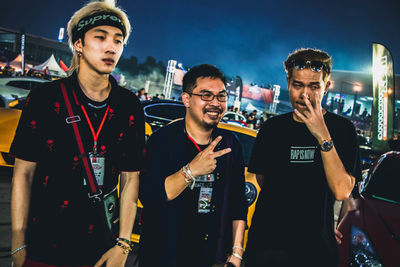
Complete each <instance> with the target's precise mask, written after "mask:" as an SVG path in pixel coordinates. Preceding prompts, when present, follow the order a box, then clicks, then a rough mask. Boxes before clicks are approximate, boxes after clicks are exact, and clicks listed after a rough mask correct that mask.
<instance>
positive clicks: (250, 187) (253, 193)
mask: <svg viewBox="0 0 400 267" xmlns="http://www.w3.org/2000/svg"><path fill="white" fill-rule="evenodd" d="M245 194H246V200H247V204H248V205H249V206H250V205H251V204H253V203H254V201H255V200H256V198H257V188H256V187H255V185H254V184H252V183H249V182H246V189H245Z"/></svg>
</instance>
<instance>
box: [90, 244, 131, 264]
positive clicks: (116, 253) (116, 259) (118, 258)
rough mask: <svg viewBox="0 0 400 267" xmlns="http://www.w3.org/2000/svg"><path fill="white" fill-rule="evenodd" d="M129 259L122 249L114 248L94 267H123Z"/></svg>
mask: <svg viewBox="0 0 400 267" xmlns="http://www.w3.org/2000/svg"><path fill="white" fill-rule="evenodd" d="M127 258H128V255H125V254H124V251H123V250H122V249H121V248H120V247H118V246H114V247H112V248H110V249H109V250H108V251H107V252H106V253H104V254H103V256H101V258H100V260H98V262H96V265H95V266H94V267H101V266H107V267H123V266H125V262H126V259H127Z"/></svg>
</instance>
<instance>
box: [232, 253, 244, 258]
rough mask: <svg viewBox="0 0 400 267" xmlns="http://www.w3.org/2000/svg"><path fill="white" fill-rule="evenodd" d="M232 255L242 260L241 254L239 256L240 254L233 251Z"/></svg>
mask: <svg viewBox="0 0 400 267" xmlns="http://www.w3.org/2000/svg"><path fill="white" fill-rule="evenodd" d="M232 256H233V257H236V258H238V259H240V260H243V258H242V256H240V255H239V254H237V253H236V252H233V253H232Z"/></svg>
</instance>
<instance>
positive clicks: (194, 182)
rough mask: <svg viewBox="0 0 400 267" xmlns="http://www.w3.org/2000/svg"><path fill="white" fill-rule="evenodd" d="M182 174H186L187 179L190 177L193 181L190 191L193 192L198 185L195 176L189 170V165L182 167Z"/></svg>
mask: <svg viewBox="0 0 400 267" xmlns="http://www.w3.org/2000/svg"><path fill="white" fill-rule="evenodd" d="M182 172H183V173H184V174H185V177H186V178H187V177H189V179H190V180H192V185H191V186H190V189H191V190H193V188H194V185H195V184H196V178H195V177H194V176H193V173H192V171H191V170H190V168H189V163H188V164H186V165H185V166H183V167H182ZM185 181H186V179H185Z"/></svg>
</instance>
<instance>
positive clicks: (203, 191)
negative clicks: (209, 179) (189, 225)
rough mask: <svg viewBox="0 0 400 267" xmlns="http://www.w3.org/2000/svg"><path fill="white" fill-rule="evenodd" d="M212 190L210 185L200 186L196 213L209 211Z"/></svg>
mask: <svg viewBox="0 0 400 267" xmlns="http://www.w3.org/2000/svg"><path fill="white" fill-rule="evenodd" d="M212 191H213V189H212V187H202V188H200V194H199V205H198V213H209V212H210V207H211V198H212Z"/></svg>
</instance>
